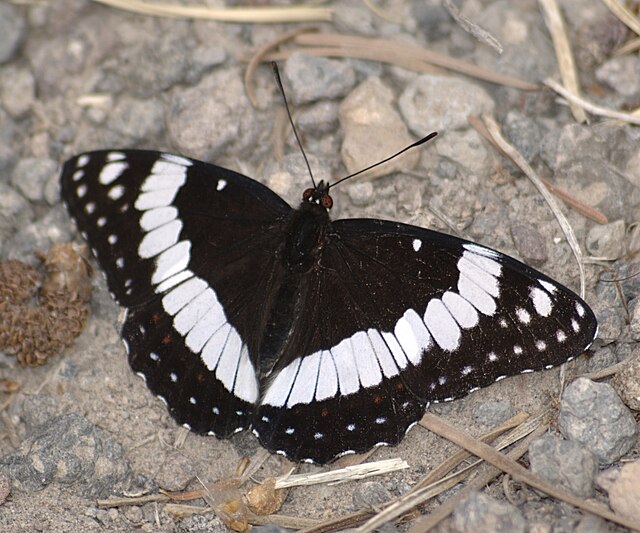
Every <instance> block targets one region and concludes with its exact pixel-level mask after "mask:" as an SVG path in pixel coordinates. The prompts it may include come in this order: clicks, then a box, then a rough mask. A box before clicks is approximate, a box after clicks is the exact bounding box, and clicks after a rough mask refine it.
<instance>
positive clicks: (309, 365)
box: [287, 352, 321, 407]
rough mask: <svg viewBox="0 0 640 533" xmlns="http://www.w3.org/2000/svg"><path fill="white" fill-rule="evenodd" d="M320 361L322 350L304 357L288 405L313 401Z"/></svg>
mask: <svg viewBox="0 0 640 533" xmlns="http://www.w3.org/2000/svg"><path fill="white" fill-rule="evenodd" d="M320 361H321V352H316V353H314V354H311V355H308V356H307V357H303V358H302V362H301V363H300V368H299V370H298V375H297V376H296V379H295V381H294V383H293V387H292V389H291V394H290V395H289V399H288V400H287V407H293V406H294V405H297V404H299V403H305V404H306V403H311V401H312V400H313V397H314V394H315V392H316V384H317V382H318V367H319V365H320Z"/></svg>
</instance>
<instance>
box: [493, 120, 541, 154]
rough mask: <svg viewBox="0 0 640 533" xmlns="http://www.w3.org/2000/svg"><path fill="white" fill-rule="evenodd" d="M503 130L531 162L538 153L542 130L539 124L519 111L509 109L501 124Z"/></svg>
mask: <svg viewBox="0 0 640 533" xmlns="http://www.w3.org/2000/svg"><path fill="white" fill-rule="evenodd" d="M502 128H503V132H504V134H505V136H506V137H507V139H509V141H511V144H513V145H514V146H515V147H516V148H517V149H518V151H519V152H520V153H521V154H522V155H523V156H524V158H525V159H526V160H527V161H529V162H531V161H533V159H534V158H535V157H536V156H537V155H538V152H539V150H540V141H541V140H542V132H541V131H540V126H538V124H537V123H536V122H535V121H534V120H532V119H531V118H529V117H527V116H525V115H523V114H522V113H520V112H519V111H509V113H508V114H507V116H506V118H505V120H504V123H503V125H502Z"/></svg>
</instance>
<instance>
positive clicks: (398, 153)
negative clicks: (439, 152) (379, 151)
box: [327, 131, 438, 190]
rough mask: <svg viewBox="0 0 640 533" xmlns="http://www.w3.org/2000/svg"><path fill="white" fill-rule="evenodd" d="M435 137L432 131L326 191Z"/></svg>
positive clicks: (350, 175) (331, 185) (346, 177)
mask: <svg viewBox="0 0 640 533" xmlns="http://www.w3.org/2000/svg"><path fill="white" fill-rule="evenodd" d="M436 135H438V132H437V131H434V132H432V133H430V134H429V135H427V136H426V137H423V138H422V139H420V140H419V141H416V142H414V143H413V144H410V145H409V146H407V147H405V148H403V149H402V150H400V151H399V152H396V153H395V154H393V155H390V156H389V157H387V158H386V159H383V160H382V161H378V162H377V163H374V164H373V165H369V166H368V167H366V168H363V169H362V170H358V172H354V173H353V174H349V175H348V176H345V177H344V178H340V179H339V180H338V181H336V182H334V183H331V184H329V186H328V188H327V190H328V189H330V188H331V187H335V186H336V185H338V183H342V182H343V181H346V180H348V179H350V178H353V177H355V176H358V175H360V174H362V173H363V172H366V171H367V170H371V169H372V168H375V167H377V166H379V165H382V164H383V163H386V162H387V161H390V160H391V159H393V158H394V157H398V156H399V155H401V154H403V153H405V152H406V151H407V150H411V148H415V147H416V146H420V145H421V144H424V143H426V142H427V141H430V140H431V139H433V138H434V137H435V136H436Z"/></svg>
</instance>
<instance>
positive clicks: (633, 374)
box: [611, 305, 640, 411]
mask: <svg viewBox="0 0 640 533" xmlns="http://www.w3.org/2000/svg"><path fill="white" fill-rule="evenodd" d="M638 308H640V305H637V306H636V310H637V309H638ZM636 353H637V350H636ZM626 363H627V364H626V366H625V367H624V368H623V369H622V370H620V371H619V372H618V373H617V374H616V375H615V376H614V377H613V379H612V380H611V385H612V386H613V388H614V389H615V390H616V392H617V393H618V394H619V395H620V399H621V400H622V401H623V402H624V404H625V405H626V406H627V407H628V408H629V409H633V410H634V411H640V355H636V356H635V357H633V358H632V359H629V360H628V361H626Z"/></svg>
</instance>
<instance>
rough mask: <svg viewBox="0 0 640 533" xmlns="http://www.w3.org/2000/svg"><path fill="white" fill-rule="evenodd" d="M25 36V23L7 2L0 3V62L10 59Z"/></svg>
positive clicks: (16, 10)
mask: <svg viewBox="0 0 640 533" xmlns="http://www.w3.org/2000/svg"><path fill="white" fill-rule="evenodd" d="M26 36H27V24H26V22H25V20H24V18H23V17H22V15H21V14H20V12H19V11H18V9H16V8H14V7H13V6H12V5H11V4H9V3H7V2H2V3H0V64H1V63H6V62H7V61H10V60H11V59H13V57H14V56H15V54H16V52H17V51H18V50H19V48H20V45H21V44H22V43H23V41H24V40H25V38H26Z"/></svg>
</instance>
